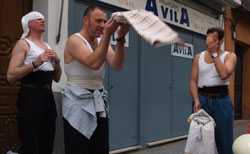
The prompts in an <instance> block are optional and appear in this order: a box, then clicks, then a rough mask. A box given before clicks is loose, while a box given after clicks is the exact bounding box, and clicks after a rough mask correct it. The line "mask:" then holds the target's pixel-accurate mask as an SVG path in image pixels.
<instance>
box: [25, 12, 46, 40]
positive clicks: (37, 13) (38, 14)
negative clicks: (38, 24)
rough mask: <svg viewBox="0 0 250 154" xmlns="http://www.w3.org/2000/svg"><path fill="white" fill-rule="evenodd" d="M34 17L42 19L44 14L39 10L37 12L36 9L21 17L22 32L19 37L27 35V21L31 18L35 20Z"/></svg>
mask: <svg viewBox="0 0 250 154" xmlns="http://www.w3.org/2000/svg"><path fill="white" fill-rule="evenodd" d="M35 19H44V16H43V15H42V14H41V13H40V12H37V11H32V12H30V13H28V14H26V15H24V16H23V17H22V21H21V22H22V27H23V34H22V36H21V38H25V37H27V36H28V35H29V31H30V30H29V26H28V24H29V22H30V21H31V20H35Z"/></svg>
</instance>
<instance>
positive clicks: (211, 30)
mask: <svg viewBox="0 0 250 154" xmlns="http://www.w3.org/2000/svg"><path fill="white" fill-rule="evenodd" d="M212 33H217V36H218V40H222V39H223V38H224V30H223V29H222V28H219V27H212V28H209V29H208V30H207V35H208V34H212Z"/></svg>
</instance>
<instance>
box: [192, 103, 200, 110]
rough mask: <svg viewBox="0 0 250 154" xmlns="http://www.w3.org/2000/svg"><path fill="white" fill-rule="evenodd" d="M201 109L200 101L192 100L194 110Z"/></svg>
mask: <svg viewBox="0 0 250 154" xmlns="http://www.w3.org/2000/svg"><path fill="white" fill-rule="evenodd" d="M200 109H201V104H200V102H194V109H193V110H194V112H197V111H199V110H200Z"/></svg>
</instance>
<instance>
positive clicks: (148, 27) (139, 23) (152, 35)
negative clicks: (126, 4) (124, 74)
mask: <svg viewBox="0 0 250 154" xmlns="http://www.w3.org/2000/svg"><path fill="white" fill-rule="evenodd" d="M112 19H113V20H115V21H116V22H120V23H124V24H130V25H131V26H132V27H133V28H134V29H135V30H136V32H137V33H138V34H139V35H140V36H142V37H143V38H144V39H145V40H146V41H147V42H149V43H150V44H151V45H153V46H155V47H159V46H162V45H167V44H171V43H183V41H182V40H181V39H180V38H179V37H178V34H177V33H176V32H175V31H174V30H172V29H171V28H170V27H169V26H167V24H165V23H164V22H162V21H161V20H160V19H159V18H158V17H157V16H155V15H154V14H153V13H152V12H149V11H146V10H132V11H125V12H115V13H113V14H112Z"/></svg>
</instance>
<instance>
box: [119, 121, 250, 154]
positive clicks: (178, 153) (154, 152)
mask: <svg viewBox="0 0 250 154" xmlns="http://www.w3.org/2000/svg"><path fill="white" fill-rule="evenodd" d="M249 124H250V120H235V121H234V140H235V139H236V138H237V137H239V136H241V135H243V134H247V133H248V125H249ZM186 141H187V139H183V140H179V141H175V142H170V143H166V144H162V145H158V146H154V147H150V148H146V149H143V150H137V151H131V152H125V153H123V154H184V149H185V145H186Z"/></svg>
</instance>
